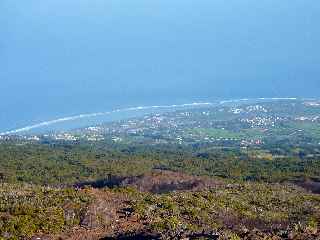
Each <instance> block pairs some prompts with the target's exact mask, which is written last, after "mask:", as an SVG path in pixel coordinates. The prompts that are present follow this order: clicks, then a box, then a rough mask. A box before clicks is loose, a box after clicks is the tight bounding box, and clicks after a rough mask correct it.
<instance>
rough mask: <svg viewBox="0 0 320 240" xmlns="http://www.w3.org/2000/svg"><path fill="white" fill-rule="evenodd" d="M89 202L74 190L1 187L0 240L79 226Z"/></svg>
mask: <svg viewBox="0 0 320 240" xmlns="http://www.w3.org/2000/svg"><path fill="white" fill-rule="evenodd" d="M89 202H90V199H89V197H88V196H87V195H85V194H83V193H81V192H79V191H76V190H74V189H55V188H51V187H39V186H33V185H25V184H19V185H11V184H1V185H0V239H1V236H2V237H3V238H5V239H12V240H14V239H21V238H23V237H31V236H33V235H34V234H37V233H58V232H61V231H62V230H63V229H65V228H66V227H71V226H73V225H77V224H79V222H80V216H81V214H83V211H84V210H85V207H86V206H87V204H88V203H89Z"/></svg>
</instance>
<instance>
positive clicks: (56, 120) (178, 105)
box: [0, 102, 213, 136]
mask: <svg viewBox="0 0 320 240" xmlns="http://www.w3.org/2000/svg"><path fill="white" fill-rule="evenodd" d="M212 104H213V103H209V102H207V103H186V104H174V105H159V106H139V107H131V108H121V109H116V110H113V111H109V112H97V113H89V114H80V115H76V116H71V117H64V118H58V119H54V120H50V121H45V122H41V123H37V124H34V125H30V126H26V127H23V128H18V129H14V130H11V131H7V132H3V133H0V136H3V135H10V134H17V133H21V132H28V131H30V130H33V129H37V128H41V127H47V126H50V125H54V124H57V123H62V122H68V121H75V120H79V119H84V118H94V117H99V116H106V115H110V114H113V113H119V112H131V111H139V110H151V109H160V108H164V109H165V108H168V109H170V108H183V107H192V106H194V107H196V106H208V105H212Z"/></svg>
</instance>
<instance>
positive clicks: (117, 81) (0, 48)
mask: <svg viewBox="0 0 320 240" xmlns="http://www.w3.org/2000/svg"><path fill="white" fill-rule="evenodd" d="M319 13H320V2H318V1H314V0H304V1H298V0H283V1H278V0H261V1H252V0H242V1H238V0H230V1H224V0H214V1H212V0H197V1H194V0H183V1H182V0H176V1H172V0H154V1H150V0H123V1H118V0H108V1H104V0H68V1H65V0H46V1H36V0H29V1H18V0H1V1H0V132H3V131H6V130H10V129H16V128H20V127H24V126H27V125H32V124H36V123H39V122H43V121H47V120H52V119H57V118H61V117H66V116H73V115H78V114H81V113H92V112H101V111H110V110H113V109H117V108H125V107H131V106H141V105H162V104H182V103H189V102H194V101H212V100H216V99H226V98H253V97H290V96H297V97H319V92H320V91H319V90H320V78H319V76H320V67H319V63H320V45H319V42H320V28H319V22H320V14H319Z"/></svg>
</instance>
